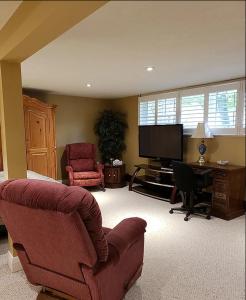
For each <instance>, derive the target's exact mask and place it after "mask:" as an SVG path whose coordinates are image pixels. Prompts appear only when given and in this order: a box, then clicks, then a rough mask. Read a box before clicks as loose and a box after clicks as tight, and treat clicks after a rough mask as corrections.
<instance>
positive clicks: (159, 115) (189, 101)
mask: <svg viewBox="0 0 246 300" xmlns="http://www.w3.org/2000/svg"><path fill="white" fill-rule="evenodd" d="M199 122H206V123H208V126H209V127H210V129H211V131H212V133H213V134H215V135H216V134H222V135H226V134H232V135H244V134H245V122H246V121H245V82H244V80H238V81H231V82H228V83H224V84H216V85H215V84H214V85H208V86H205V87H201V88H197V87H196V88H193V89H182V90H180V91H177V92H171V93H162V94H155V95H151V96H144V97H140V98H139V124H140V125H154V124H175V123H181V124H183V125H184V133H185V134H192V132H193V131H194V129H195V128H196V127H197V123H199Z"/></svg>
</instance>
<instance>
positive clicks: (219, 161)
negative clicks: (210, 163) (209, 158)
mask: <svg viewBox="0 0 246 300" xmlns="http://www.w3.org/2000/svg"><path fill="white" fill-rule="evenodd" d="M228 163H229V160H217V164H218V165H221V166H225V165H228Z"/></svg>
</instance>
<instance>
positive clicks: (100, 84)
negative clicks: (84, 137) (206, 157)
mask: <svg viewBox="0 0 246 300" xmlns="http://www.w3.org/2000/svg"><path fill="white" fill-rule="evenodd" d="M244 7H245V2H244V1H112V2H109V3H107V4H106V5H105V6H103V7H102V8H100V9H99V10H97V11H96V12H95V13H93V14H92V15H91V16H89V17H88V18H87V19H85V20H83V21H82V22H81V23H79V24H78V25H76V26H75V27H73V28H72V29H70V30H69V31H67V32H66V33H64V34H63V35H62V36H60V37H59V38H57V39H56V40H55V41H53V42H52V43H50V44H49V45H47V46H46V47H45V48H43V49H41V50H40V51H39V52H37V53H36V54H34V55H33V56H32V57H30V58H29V59H27V60H26V61H24V62H23V63H22V76H23V86H24V87H25V88H32V89H39V90H45V91H49V92H52V93H57V94H64V95H75V96H85V97H96V98H119V97H125V96H130V95H136V94H144V93H150V92H154V91H161V90H165V89H172V88H176V87H184V86H188V85H195V84H201V83H207V82H213V81H219V80H225V79H231V78H237V77H241V76H244V75H245V8H244ZM146 66H155V69H154V71H153V72H147V71H146V70H145V67H146ZM87 83H91V85H92V86H91V87H90V88H88V87H86V84H87Z"/></svg>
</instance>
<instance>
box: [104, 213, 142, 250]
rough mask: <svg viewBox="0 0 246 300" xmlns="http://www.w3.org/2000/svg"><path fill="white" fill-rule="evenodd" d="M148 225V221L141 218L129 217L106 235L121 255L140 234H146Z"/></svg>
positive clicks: (110, 243)
mask: <svg viewBox="0 0 246 300" xmlns="http://www.w3.org/2000/svg"><path fill="white" fill-rule="evenodd" d="M146 226H147V223H146V221H145V220H143V219H141V218H128V219H125V220H123V221H121V222H120V223H119V224H118V225H116V226H115V227H114V229H112V230H111V231H110V232H109V233H108V234H107V235H106V239H107V241H108V243H109V245H111V246H113V248H115V249H116V251H117V252H118V254H119V255H121V254H122V253H123V252H124V251H126V250H127V249H128V248H129V247H130V246H131V245H132V244H133V243H134V242H135V241H136V240H137V239H138V238H139V236H140V235H142V234H144V232H145V228H146Z"/></svg>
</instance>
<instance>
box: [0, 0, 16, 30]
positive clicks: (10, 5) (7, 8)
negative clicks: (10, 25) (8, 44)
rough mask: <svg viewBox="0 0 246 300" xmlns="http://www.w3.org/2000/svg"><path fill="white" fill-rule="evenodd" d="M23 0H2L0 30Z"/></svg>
mask: <svg viewBox="0 0 246 300" xmlns="http://www.w3.org/2000/svg"><path fill="white" fill-rule="evenodd" d="M20 3H21V1H0V30H1V29H2V28H3V26H4V25H5V24H6V23H7V21H8V19H9V18H10V17H11V16H12V14H13V13H14V11H15V10H16V9H17V7H18V6H19V5H20Z"/></svg>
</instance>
